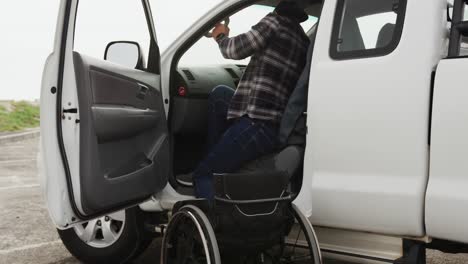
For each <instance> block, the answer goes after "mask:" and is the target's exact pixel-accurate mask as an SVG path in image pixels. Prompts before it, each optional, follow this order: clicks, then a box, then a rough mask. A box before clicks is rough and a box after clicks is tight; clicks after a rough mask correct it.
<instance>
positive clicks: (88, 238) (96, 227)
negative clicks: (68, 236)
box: [74, 211, 125, 248]
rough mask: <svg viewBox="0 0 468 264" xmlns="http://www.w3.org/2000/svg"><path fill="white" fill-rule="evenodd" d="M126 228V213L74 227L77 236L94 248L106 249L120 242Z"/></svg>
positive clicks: (115, 214) (104, 217) (118, 213)
mask: <svg viewBox="0 0 468 264" xmlns="http://www.w3.org/2000/svg"><path fill="white" fill-rule="evenodd" d="M124 227H125V211H120V212H117V213H113V214H110V215H106V216H103V217H100V218H97V219H93V220H91V221H89V222H86V223H82V224H78V225H75V226H74V230H75V232H76V234H77V236H78V237H79V238H80V239H81V240H82V241H83V242H85V243H86V244H87V245H89V246H91V247H94V248H106V247H109V246H111V245H112V244H114V243H115V242H116V241H117V240H119V238H120V236H121V235H122V231H123V229H124Z"/></svg>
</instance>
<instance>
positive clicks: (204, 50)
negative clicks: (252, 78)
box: [179, 5, 317, 67]
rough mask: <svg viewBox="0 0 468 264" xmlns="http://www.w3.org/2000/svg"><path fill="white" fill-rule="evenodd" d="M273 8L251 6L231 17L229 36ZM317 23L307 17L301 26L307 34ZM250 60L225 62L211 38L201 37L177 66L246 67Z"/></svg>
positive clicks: (245, 30) (252, 23)
mask: <svg viewBox="0 0 468 264" xmlns="http://www.w3.org/2000/svg"><path fill="white" fill-rule="evenodd" d="M273 10H274V8H273V7H270V6H264V5H252V6H249V7H247V8H245V9H243V10H241V11H239V12H238V13H236V14H234V15H232V16H231V21H230V24H229V28H230V29H231V32H230V36H236V35H239V34H242V33H245V32H247V31H249V30H250V29H251V28H252V26H253V25H255V24H257V23H258V22H259V21H260V20H261V19H262V18H264V17H265V16H266V15H268V14H269V13H271V12H273ZM316 22H317V18H316V17H312V16H310V17H309V20H307V21H306V22H304V23H302V24H301V25H302V26H303V28H304V29H305V31H306V32H307V31H308V30H309V29H311V28H312V27H313V25H315V23H316ZM249 61H250V58H247V59H244V60H236V61H234V60H227V59H225V58H224V57H223V56H222V55H221V52H220V51H219V47H218V44H217V43H216V42H215V41H214V40H213V39H212V38H206V37H202V38H201V39H200V40H199V41H197V42H196V43H195V44H194V45H193V46H192V47H191V48H190V49H189V50H188V51H187V52H186V53H185V54H184V55H183V56H182V57H181V59H180V61H179V66H183V67H187V66H208V65H220V64H229V63H232V64H238V65H247V64H248V63H249Z"/></svg>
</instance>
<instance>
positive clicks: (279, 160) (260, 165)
mask: <svg viewBox="0 0 468 264" xmlns="http://www.w3.org/2000/svg"><path fill="white" fill-rule="evenodd" d="M303 155H304V150H303V148H302V147H299V146H288V147H286V148H285V149H283V150H282V151H280V152H279V153H274V154H270V155H267V156H264V157H261V158H259V159H256V160H254V161H251V162H249V163H247V164H245V165H244V166H243V167H242V168H241V169H240V170H239V172H241V173H248V172H257V173H260V172H267V171H282V172H284V173H285V174H286V175H287V176H288V178H289V179H291V178H292V177H293V176H294V174H295V173H296V172H297V171H298V169H299V167H300V165H301V163H302V158H303Z"/></svg>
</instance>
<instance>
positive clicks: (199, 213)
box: [160, 170, 322, 264]
mask: <svg viewBox="0 0 468 264" xmlns="http://www.w3.org/2000/svg"><path fill="white" fill-rule="evenodd" d="M214 179H215V183H214V185H215V199H214V201H213V202H208V201H207V200H203V199H194V200H187V201H181V202H178V203H176V204H175V206H174V208H173V211H172V217H171V219H170V221H169V223H168V225H167V227H166V230H165V234H164V237H163V243H162V252H161V262H160V263H163V264H192V263H193V264H204V263H210V264H211V263H213V264H219V263H221V262H223V263H246V264H247V263H249V264H250V263H252V264H254V263H314V264H320V263H322V257H321V253H320V248H319V244H318V241H317V237H316V235H315V232H314V229H313V227H312V225H311V224H310V222H309V220H308V219H307V218H306V217H305V216H304V214H302V212H301V211H300V210H299V208H297V207H296V206H295V205H294V204H293V203H292V201H293V199H294V198H295V194H294V193H293V192H292V191H291V190H290V189H291V187H290V184H289V181H290V177H289V175H288V173H286V172H281V171H276V170H274V171H270V172H267V171H263V172H261V173H259V172H240V173H231V174H217V175H215V177H214Z"/></svg>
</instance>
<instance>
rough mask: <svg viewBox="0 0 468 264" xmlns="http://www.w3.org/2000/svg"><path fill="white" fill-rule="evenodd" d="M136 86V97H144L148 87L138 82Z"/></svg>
mask: <svg viewBox="0 0 468 264" xmlns="http://www.w3.org/2000/svg"><path fill="white" fill-rule="evenodd" d="M138 86H139V87H140V88H139V89H138V93H137V98H139V99H142V100H143V99H145V97H146V94H148V91H149V88H148V87H147V86H145V85H143V84H138Z"/></svg>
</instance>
